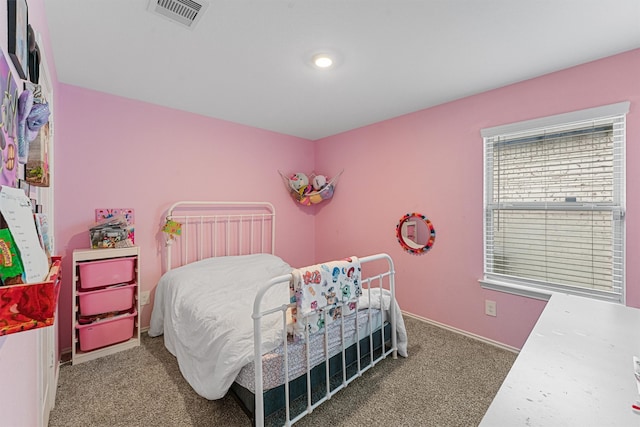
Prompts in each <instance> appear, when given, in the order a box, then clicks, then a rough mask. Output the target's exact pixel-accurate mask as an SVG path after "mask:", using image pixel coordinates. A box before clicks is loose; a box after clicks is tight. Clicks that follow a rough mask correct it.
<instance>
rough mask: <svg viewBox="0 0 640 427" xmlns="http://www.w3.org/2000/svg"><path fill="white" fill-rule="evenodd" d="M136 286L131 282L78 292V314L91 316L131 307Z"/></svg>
mask: <svg viewBox="0 0 640 427" xmlns="http://www.w3.org/2000/svg"><path fill="white" fill-rule="evenodd" d="M136 286H137V285H136V284H135V283H133V284H131V285H126V286H118V287H113V288H105V289H98V290H97V291H89V292H78V299H79V300H80V315H81V316H92V315H94V314H101V313H111V312H112V311H126V310H129V309H131V307H133V294H134V292H135V289H136Z"/></svg>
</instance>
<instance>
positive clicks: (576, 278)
mask: <svg viewBox="0 0 640 427" xmlns="http://www.w3.org/2000/svg"><path fill="white" fill-rule="evenodd" d="M628 110H629V103H628V102H624V103H619V104H613V105H608V106H604V107H597V108H592V109H589V110H582V111H577V112H572V113H567V114H561V115H557V116H552V117H546V118H543V119H536V120H531V121H527V122H520V123H515V124H510V125H505V126H499V127H495V128H490V129H483V130H482V136H483V139H484V166H485V169H484V190H485V194H484V278H483V279H482V280H481V283H482V285H483V286H484V287H487V288H491V289H497V290H502V291H506V292H512V293H517V294H521V295H527V296H531V297H534V298H541V299H548V297H549V294H550V293H551V292H553V291H561V292H566V293H571V294H577V295H583V296H589V297H593V298H598V299H603V300H608V301H613V302H619V303H623V302H624V195H625V192H624V184H625V173H624V164H625V161H624V150H625V115H626V113H627V112H628Z"/></svg>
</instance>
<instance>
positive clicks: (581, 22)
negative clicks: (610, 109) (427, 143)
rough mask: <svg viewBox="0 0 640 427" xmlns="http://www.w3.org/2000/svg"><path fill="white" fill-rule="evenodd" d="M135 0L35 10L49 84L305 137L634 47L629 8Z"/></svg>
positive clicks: (635, 7)
mask: <svg viewBox="0 0 640 427" xmlns="http://www.w3.org/2000/svg"><path fill="white" fill-rule="evenodd" d="M148 1H149V0H45V7H46V14H47V19H48V26H49V33H50V37H51V43H52V49H53V57H54V61H55V65H56V70H57V74H58V79H59V81H61V82H63V83H67V84H71V85H76V86H80V87H85V88H89V89H94V90H97V91H101V92H106V93H110V94H114V95H119V96H123V97H127V98H132V99H137V100H142V101H146V102H150V103H153V104H159V105H163V106H167V107H172V108H176V109H179V110H185V111H188V112H192V113H198V114H202V115H205V116H210V117H215V118H218V119H222V120H227V121H231V122H235V123H240V124H244V125H249V126H253V127H257V128H262V129H267V130H272V131H275V132H280V133H283V134H288V135H294V136H298V137H302V138H306V139H310V140H317V139H319V138H323V137H326V136H330V135H334V134H337V133H340V132H344V131H347V130H350V129H354V128H358V127H361V126H365V125H368V124H371V123H375V122H378V121H381V120H385V119H389V118H392V117H397V116H400V115H403V114H406V113H410V112H414V111H418V110H421V109H424V108H428V107H431V106H434V105H438V104H442V103H445V102H448V101H452V100H455V99H459V98H462V97H465V96H469V95H473V94H477V93H480V92H484V91H486V90H489V89H494V88H497V87H501V86H505V85H508V84H511V83H515V82H518V81H522V80H526V79H529V78H532V77H536V76H539V75H542V74H546V73H550V72H553V71H557V70H560V69H564V68H567V67H571V66H574V65H577V64H581V63H584V62H588V61H592V60H595V59H599V58H603V57H606V56H610V55H613V54H616V53H620V52H623V51H627V50H630V49H635V48H639V47H640V0H421V1H420V0H413V1H411V0H254V1H247V0H208V2H209V6H208V8H207V10H206V11H205V12H204V14H203V15H202V18H201V20H200V21H199V22H198V24H197V25H196V27H195V29H193V30H192V29H187V28H185V27H183V26H180V25H179V24H176V23H174V22H171V21H169V20H167V19H164V18H162V17H160V16H158V15H154V14H152V13H150V12H148V11H147V5H148ZM199 1H205V0H199ZM322 50H329V51H331V52H334V53H336V54H337V55H338V56H339V61H338V62H339V63H338V64H337V66H335V67H334V68H333V69H331V70H323V71H321V70H317V69H315V68H314V67H312V66H311V65H310V58H311V56H312V55H313V54H314V53H316V52H317V51H322ZM639 78H640V77H639Z"/></svg>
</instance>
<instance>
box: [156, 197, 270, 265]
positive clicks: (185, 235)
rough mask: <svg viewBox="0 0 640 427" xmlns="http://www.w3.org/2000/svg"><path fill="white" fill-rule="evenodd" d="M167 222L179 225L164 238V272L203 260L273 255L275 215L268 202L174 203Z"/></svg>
mask: <svg viewBox="0 0 640 427" xmlns="http://www.w3.org/2000/svg"><path fill="white" fill-rule="evenodd" d="M166 219H167V221H168V220H172V221H175V222H178V223H180V224H181V232H180V235H172V236H170V235H168V234H166V236H167V239H166V271H169V270H171V269H172V268H175V267H179V266H181V265H185V264H188V263H191V262H195V261H199V260H201V259H204V258H211V257H217V256H230V255H249V254H256V253H270V254H274V253H275V237H276V235H275V231H276V212H275V208H274V206H273V205H272V204H271V203H269V202H207V201H181V202H176V203H174V204H173V205H171V207H170V208H169V209H168V211H167V218H166Z"/></svg>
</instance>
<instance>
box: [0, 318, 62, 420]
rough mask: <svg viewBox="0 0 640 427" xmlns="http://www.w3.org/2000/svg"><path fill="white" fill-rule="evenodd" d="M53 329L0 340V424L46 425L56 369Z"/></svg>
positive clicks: (51, 403) (51, 405)
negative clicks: (1, 393) (0, 396)
mask: <svg viewBox="0 0 640 427" xmlns="http://www.w3.org/2000/svg"><path fill="white" fill-rule="evenodd" d="M56 317H57V316H56ZM56 323H57V322H56ZM56 329H57V326H56V325H55V324H54V325H53V326H47V327H45V328H38V329H32V330H29V331H24V332H19V333H16V334H11V335H5V336H2V337H0V388H2V390H3V391H4V393H3V398H2V399H0V414H2V416H1V417H0V425H2V426H38V427H42V426H46V425H47V424H48V423H49V413H50V412H51V409H52V408H53V406H54V404H55V400H56V387H57V380H58V367H59V364H58V358H57V351H56Z"/></svg>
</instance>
